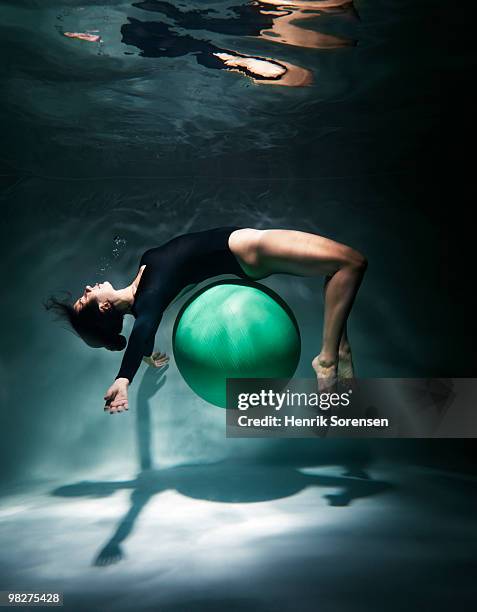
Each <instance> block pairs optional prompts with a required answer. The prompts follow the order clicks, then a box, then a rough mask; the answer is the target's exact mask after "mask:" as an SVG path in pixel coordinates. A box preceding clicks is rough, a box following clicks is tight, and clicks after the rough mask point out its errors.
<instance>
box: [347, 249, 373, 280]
mask: <svg viewBox="0 0 477 612" xmlns="http://www.w3.org/2000/svg"><path fill="white" fill-rule="evenodd" d="M343 265H344V266H346V267H347V268H350V269H352V270H355V271H356V272H359V273H361V274H364V272H365V271H366V268H367V267H368V260H367V258H366V256H365V255H363V253H361V252H360V251H357V250H356V249H352V248H351V247H348V248H347V249H346V253H345V257H344V261H343Z"/></svg>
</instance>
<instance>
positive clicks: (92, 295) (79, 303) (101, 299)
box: [73, 281, 114, 312]
mask: <svg viewBox="0 0 477 612" xmlns="http://www.w3.org/2000/svg"><path fill="white" fill-rule="evenodd" d="M113 293H114V287H113V286H112V285H111V283H109V282H108V281H104V282H103V283H96V284H95V285H93V286H91V285H86V287H85V288H84V292H83V295H82V296H80V297H79V298H78V299H77V300H76V302H75V303H74V304H73V308H74V309H75V310H76V312H79V311H80V310H81V309H82V308H84V307H85V306H87V305H88V304H91V303H93V302H96V303H97V304H98V306H99V308H100V310H101V311H102V310H104V308H102V306H104V304H109V300H110V299H111V297H112V294H113Z"/></svg>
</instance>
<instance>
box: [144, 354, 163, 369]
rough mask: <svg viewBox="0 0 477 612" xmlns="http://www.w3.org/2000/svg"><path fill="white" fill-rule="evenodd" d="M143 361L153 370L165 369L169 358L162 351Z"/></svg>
mask: <svg viewBox="0 0 477 612" xmlns="http://www.w3.org/2000/svg"><path fill="white" fill-rule="evenodd" d="M142 359H143V361H144V362H145V363H147V365H149V366H151V367H152V368H163V367H164V366H165V365H167V364H168V363H169V357H168V356H167V355H166V354H165V353H161V352H160V351H157V352H155V353H153V354H152V355H151V356H150V357H143V358H142Z"/></svg>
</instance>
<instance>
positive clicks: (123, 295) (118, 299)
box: [111, 285, 136, 314]
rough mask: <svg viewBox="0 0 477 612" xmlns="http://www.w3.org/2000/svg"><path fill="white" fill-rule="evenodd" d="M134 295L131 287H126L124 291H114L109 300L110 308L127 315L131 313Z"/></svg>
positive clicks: (133, 289)
mask: <svg viewBox="0 0 477 612" xmlns="http://www.w3.org/2000/svg"><path fill="white" fill-rule="evenodd" d="M135 293H136V290H135V288H134V287H133V285H128V286H127V287H124V289H116V292H115V295H114V298H113V299H112V300H111V303H112V306H113V307H114V308H115V310H118V311H119V312H123V313H124V314H128V313H130V312H131V309H132V306H133V304H134V295H135Z"/></svg>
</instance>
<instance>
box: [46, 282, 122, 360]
mask: <svg viewBox="0 0 477 612" xmlns="http://www.w3.org/2000/svg"><path fill="white" fill-rule="evenodd" d="M65 293H66V294H67V295H68V297H67V298H66V299H59V298H58V297H56V296H51V297H49V298H48V300H46V302H45V303H44V306H45V308H46V309H47V310H52V311H53V312H54V313H55V314H56V315H57V319H59V320H63V321H66V322H67V323H69V325H70V326H71V327H72V329H73V331H74V332H76V334H77V335H78V336H79V337H80V338H81V339H82V340H84V342H86V344H87V345H88V346H92V347H94V348H99V347H104V348H107V349H108V350H110V351H122V350H123V349H124V348H125V346H126V344H127V342H126V338H125V337H124V336H121V335H120V332H121V330H122V328H123V315H122V314H121V313H119V312H117V311H116V310H114V309H111V310H109V311H108V312H105V313H102V312H101V311H100V310H99V307H98V304H97V303H96V302H91V303H90V304H88V305H86V306H84V307H83V308H82V309H81V310H80V311H79V312H76V310H75V309H74V308H73V302H72V300H71V294H70V293H69V292H65Z"/></svg>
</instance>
